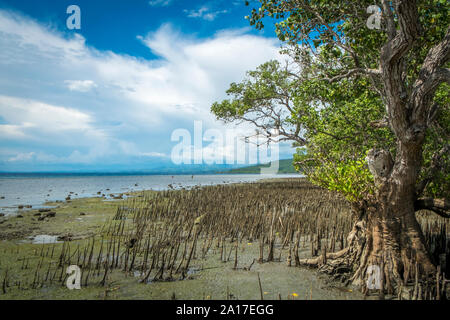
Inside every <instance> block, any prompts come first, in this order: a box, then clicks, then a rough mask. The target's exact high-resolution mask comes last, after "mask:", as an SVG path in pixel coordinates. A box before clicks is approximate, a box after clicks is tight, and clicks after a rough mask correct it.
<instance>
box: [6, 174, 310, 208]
mask: <svg viewBox="0 0 450 320" xmlns="http://www.w3.org/2000/svg"><path fill="white" fill-rule="evenodd" d="M288 177H297V178H298V177H301V176H300V175H298V174H297V175H292V174H289V175H284V174H279V175H256V174H254V175H240V174H234V175H194V176H192V175H176V176H171V175H85V176H84V175H0V213H3V214H5V215H10V214H14V213H15V212H16V211H17V207H18V206H19V205H31V206H33V208H42V207H43V204H44V203H45V202H46V201H57V200H64V199H65V198H66V197H67V196H68V195H69V194H70V193H71V192H72V194H70V195H71V198H73V199H75V198H85V197H95V196H98V195H97V192H101V193H102V194H105V195H109V194H118V193H126V192H131V191H141V190H165V189H169V188H170V187H169V185H171V186H172V187H173V188H176V189H178V188H189V187H193V186H206V185H217V184H230V183H239V182H255V181H258V180H261V179H269V178H288ZM108 189H109V190H108ZM3 197H4V199H1V198H3Z"/></svg>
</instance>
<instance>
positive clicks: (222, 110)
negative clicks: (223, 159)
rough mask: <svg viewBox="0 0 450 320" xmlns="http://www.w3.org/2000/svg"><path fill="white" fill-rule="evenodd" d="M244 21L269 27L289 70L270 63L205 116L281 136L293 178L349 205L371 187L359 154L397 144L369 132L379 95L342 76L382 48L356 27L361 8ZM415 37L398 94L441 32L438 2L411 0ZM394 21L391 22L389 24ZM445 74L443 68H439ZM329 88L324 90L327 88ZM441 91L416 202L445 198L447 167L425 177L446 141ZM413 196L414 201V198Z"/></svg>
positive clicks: (372, 61) (297, 6)
mask: <svg viewBox="0 0 450 320" xmlns="http://www.w3.org/2000/svg"><path fill="white" fill-rule="evenodd" d="M259 2H260V6H259V8H255V9H253V10H252V12H251V15H250V16H249V17H248V19H249V21H250V24H251V25H254V26H255V27H256V28H257V29H262V28H264V21H265V19H268V18H270V19H275V20H276V33H277V35H278V38H279V39H280V40H281V41H283V42H284V43H285V47H284V49H283V51H282V52H283V53H285V54H287V55H288V56H289V57H290V58H291V61H292V64H293V65H294V67H293V68H292V65H289V66H282V65H281V64H280V63H279V62H276V61H271V62H268V63H266V64H264V65H262V66H260V67H259V68H258V69H257V70H255V71H252V72H249V73H248V74H247V79H246V80H244V81H243V82H242V83H240V84H235V83H233V84H232V85H231V86H230V89H229V90H228V91H227V93H228V95H229V96H230V99H228V100H224V101H222V102H220V103H219V102H217V103H215V104H214V105H213V107H212V112H213V113H214V114H215V115H216V117H217V118H218V119H220V120H223V121H247V122H250V123H252V124H254V125H255V126H256V127H257V128H258V129H262V130H268V129H270V128H274V127H281V128H282V129H285V131H287V132H289V133H290V134H291V135H287V136H286V137H287V138H289V137H291V138H292V136H295V135H297V136H299V137H301V139H297V140H295V139H291V140H294V141H296V144H297V145H298V146H301V147H302V148H301V149H299V150H298V152H297V154H296V155H295V159H294V162H296V163H297V165H296V167H297V168H298V169H300V168H301V169H302V170H304V172H305V173H306V174H307V175H308V177H309V178H310V180H311V181H312V182H314V183H316V184H318V185H320V186H323V187H325V188H328V189H330V190H335V191H338V192H341V193H342V194H344V195H345V196H346V197H347V199H349V200H350V201H359V200H362V199H364V198H366V197H367V196H369V195H370V194H372V193H373V190H374V184H373V178H372V177H371V174H370V172H369V170H368V168H367V164H366V163H365V156H366V154H367V151H368V150H370V149H372V148H380V149H387V150H389V151H390V152H391V154H392V155H393V157H395V155H396V146H397V141H396V137H395V135H394V134H393V132H392V131H391V130H390V129H388V128H381V127H378V126H374V125H373V124H374V123H375V122H379V121H380V120H382V119H385V118H386V117H387V114H386V109H385V105H384V103H385V102H384V101H383V91H384V88H383V85H382V83H381V81H377V80H374V78H371V77H370V76H368V75H367V74H355V75H351V76H348V75H347V76H342V75H345V74H348V72H349V70H355V69H358V68H365V69H377V68H378V66H379V61H380V52H381V50H380V49H381V47H382V46H383V45H384V44H385V43H386V40H387V32H386V19H383V20H382V30H370V29H369V28H367V27H366V22H367V19H368V18H369V14H367V12H366V9H367V7H368V6H370V5H373V4H374V3H373V1H371V0H362V1H342V0H312V1H287V0H259ZM416 3H417V6H418V11H419V21H420V24H421V27H422V32H421V34H420V36H419V38H418V39H417V41H416V42H415V44H414V47H413V49H412V50H411V51H410V53H409V54H408V56H407V57H406V59H405V70H406V74H405V85H406V87H408V86H411V85H412V84H413V83H414V81H415V79H416V78H417V76H418V74H419V71H420V68H421V66H422V63H423V61H424V59H425V57H426V55H427V53H428V52H429V50H430V48H432V47H433V46H434V45H436V44H437V43H438V42H439V41H440V40H441V39H442V38H443V37H444V35H445V32H446V30H447V28H448V25H449V23H450V14H449V13H450V12H449V11H450V6H449V5H448V1H442V0H417V1H416ZM394 18H395V19H396V17H395V16H394ZM446 67H449V65H447V66H446ZM332 78H334V81H329V80H330V79H332ZM449 92H450V90H449V86H448V85H447V84H443V85H441V87H440V88H439V89H438V90H437V92H436V94H435V97H434V102H435V105H436V106H437V108H436V110H437V116H436V117H435V119H434V120H433V121H432V123H430V124H429V128H428V131H427V135H426V141H425V145H424V148H423V166H422V169H421V172H420V178H421V179H425V178H427V177H429V176H430V174H431V176H432V179H431V182H430V183H428V184H427V187H426V189H425V190H424V192H423V195H429V196H433V197H449V192H450V191H449V190H450V159H449V156H448V154H444V155H443V156H442V157H441V158H440V161H441V163H440V166H441V167H442V168H443V169H441V170H439V171H437V172H434V171H433V168H432V167H433V162H435V161H434V160H433V159H434V158H435V155H436V154H438V153H439V151H440V150H442V149H443V147H445V145H447V144H448V141H450V110H449V109H450V108H449V106H450V98H449ZM419 196H420V195H419Z"/></svg>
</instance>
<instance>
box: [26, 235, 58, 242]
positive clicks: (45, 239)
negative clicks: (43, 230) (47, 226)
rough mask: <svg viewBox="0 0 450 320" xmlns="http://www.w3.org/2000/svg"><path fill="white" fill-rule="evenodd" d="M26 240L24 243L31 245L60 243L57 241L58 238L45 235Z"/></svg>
mask: <svg viewBox="0 0 450 320" xmlns="http://www.w3.org/2000/svg"><path fill="white" fill-rule="evenodd" d="M28 239H29V240H24V242H28V241H31V243H32V244H51V243H61V241H58V236H50V235H45V234H43V235H38V236H34V237H30V238H28Z"/></svg>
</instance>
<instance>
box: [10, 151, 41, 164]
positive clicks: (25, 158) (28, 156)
mask: <svg viewBox="0 0 450 320" xmlns="http://www.w3.org/2000/svg"><path fill="white" fill-rule="evenodd" d="M34 156H35V153H34V152H29V153H19V154H17V155H16V156H15V157H12V158H9V159H8V161H9V162H22V161H30V160H31V159H32V158H33V157H34Z"/></svg>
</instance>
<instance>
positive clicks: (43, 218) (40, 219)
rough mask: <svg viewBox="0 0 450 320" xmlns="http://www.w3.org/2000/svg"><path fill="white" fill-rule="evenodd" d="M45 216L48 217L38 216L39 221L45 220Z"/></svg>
mask: <svg viewBox="0 0 450 320" xmlns="http://www.w3.org/2000/svg"><path fill="white" fill-rule="evenodd" d="M45 218H46V216H40V217H39V218H38V221H44V220H45Z"/></svg>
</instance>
